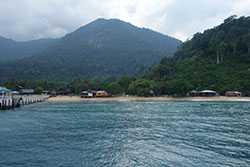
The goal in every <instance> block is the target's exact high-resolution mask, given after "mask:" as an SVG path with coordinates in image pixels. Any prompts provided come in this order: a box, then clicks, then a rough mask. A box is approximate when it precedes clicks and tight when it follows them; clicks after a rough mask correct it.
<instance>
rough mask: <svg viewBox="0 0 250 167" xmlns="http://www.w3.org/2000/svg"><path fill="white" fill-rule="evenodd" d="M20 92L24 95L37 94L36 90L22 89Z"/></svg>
mask: <svg viewBox="0 0 250 167" xmlns="http://www.w3.org/2000/svg"><path fill="white" fill-rule="evenodd" d="M19 92H20V94H22V95H32V94H34V93H35V90H34V89H20V90H19Z"/></svg>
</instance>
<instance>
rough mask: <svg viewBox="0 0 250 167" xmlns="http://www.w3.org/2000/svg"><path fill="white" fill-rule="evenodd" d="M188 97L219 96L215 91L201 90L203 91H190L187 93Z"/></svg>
mask: <svg viewBox="0 0 250 167" xmlns="http://www.w3.org/2000/svg"><path fill="white" fill-rule="evenodd" d="M188 96H192V97H214V96H219V94H218V93H217V92H216V91H213V90H203V91H195V90H193V91H191V92H189V93H188Z"/></svg>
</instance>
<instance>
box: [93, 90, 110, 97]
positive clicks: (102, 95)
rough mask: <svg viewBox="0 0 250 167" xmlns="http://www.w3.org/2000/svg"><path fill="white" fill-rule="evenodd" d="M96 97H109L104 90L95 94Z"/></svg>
mask: <svg viewBox="0 0 250 167" xmlns="http://www.w3.org/2000/svg"><path fill="white" fill-rule="evenodd" d="M96 97H109V94H108V92H106V91H105V90H101V91H97V92H96Z"/></svg>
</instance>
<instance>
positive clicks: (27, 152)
mask: <svg viewBox="0 0 250 167" xmlns="http://www.w3.org/2000/svg"><path fill="white" fill-rule="evenodd" d="M249 128H250V103H243V102H237V103H229V102H228V103H222V102H202V103H200V102H106V103H93V102H91V103H90V102H89V103H87V102H86V103H74V104H70V103H42V104H36V105H32V106H26V107H23V108H21V109H18V110H15V111H14V112H1V113H0V166H1V167H5V166H18V167H27V166H32V167H33V166H44V167H47V166H53V167H59V166H60V167H61V166H65V167H66V166H88V167H92V166H93V167H99V166H108V167H113V166H114V167H117V166H118V167H126V166H128V167H130V166H143V167H147V166H173V167H179V166H181V167H182V166H183V167H194V166H197V167H201V166H202V167H213V166H216V167H219V166H221V167H222V166H223V167H224V166H233V167H238V166H239V167H240V166H242V167H246V166H250V129H249Z"/></svg>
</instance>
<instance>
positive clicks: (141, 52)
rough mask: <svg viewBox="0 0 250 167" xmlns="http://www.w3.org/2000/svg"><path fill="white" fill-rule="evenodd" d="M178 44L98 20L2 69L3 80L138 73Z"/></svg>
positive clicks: (120, 23) (114, 21)
mask: <svg viewBox="0 0 250 167" xmlns="http://www.w3.org/2000/svg"><path fill="white" fill-rule="evenodd" d="M180 44H181V41H179V40H177V39H175V38H172V37H169V36H166V35H163V34H160V33H157V32H155V31H152V30H149V29H145V28H138V27H136V26H133V25H132V24H130V23H126V22H123V21H121V20H117V19H110V20H106V19H98V20H96V21H94V22H91V23H89V24H87V25H85V26H83V27H81V28H79V29H77V30H76V31H74V32H72V33H70V34H67V35H66V36H64V37H62V38H60V39H57V41H56V43H55V44H54V45H53V46H50V47H49V48H48V49H45V50H43V51H41V52H40V53H35V54H33V56H32V57H26V58H23V59H21V60H19V61H17V62H13V63H8V64H5V65H2V66H3V67H2V70H3V71H5V73H4V74H3V73H1V74H0V78H4V79H11V78H17V79H58V80H66V79H67V80H68V79H74V78H93V77H97V78H100V77H108V76H112V77H114V76H120V75H134V74H138V73H141V72H142V71H144V70H145V69H146V68H148V67H149V66H151V65H152V64H155V63H158V62H159V61H160V60H161V59H162V58H163V57H164V56H166V55H167V56H172V55H173V54H174V52H175V51H176V50H177V48H178V46H179V45H180Z"/></svg>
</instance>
